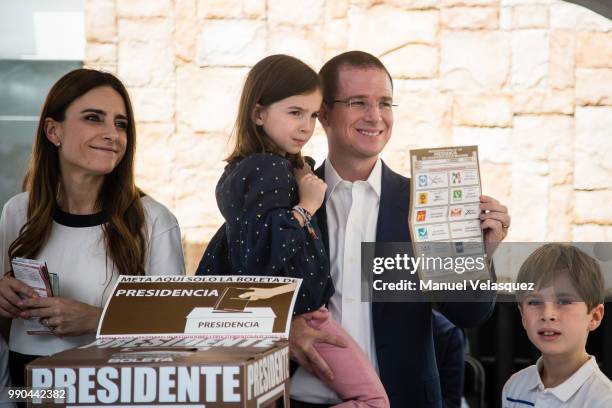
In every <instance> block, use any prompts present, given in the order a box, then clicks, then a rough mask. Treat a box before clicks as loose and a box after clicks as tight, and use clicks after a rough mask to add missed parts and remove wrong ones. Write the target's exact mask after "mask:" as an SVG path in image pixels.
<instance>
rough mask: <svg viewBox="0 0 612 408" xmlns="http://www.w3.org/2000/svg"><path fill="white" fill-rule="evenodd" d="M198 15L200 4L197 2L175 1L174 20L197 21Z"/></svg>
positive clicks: (191, 0)
mask: <svg viewBox="0 0 612 408" xmlns="http://www.w3.org/2000/svg"><path fill="white" fill-rule="evenodd" d="M197 14H198V3H197V1H196V0H175V1H174V18H175V19H176V21H177V22H178V21H181V20H195V19H197Z"/></svg>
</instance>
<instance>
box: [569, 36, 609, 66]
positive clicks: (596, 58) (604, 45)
mask: <svg viewBox="0 0 612 408" xmlns="http://www.w3.org/2000/svg"><path fill="white" fill-rule="evenodd" d="M576 66H577V67H579V68H612V32H610V33H589V32H578V33H576Z"/></svg>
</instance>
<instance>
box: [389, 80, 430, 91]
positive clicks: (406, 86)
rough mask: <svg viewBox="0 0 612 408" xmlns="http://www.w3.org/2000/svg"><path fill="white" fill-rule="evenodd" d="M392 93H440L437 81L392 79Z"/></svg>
mask: <svg viewBox="0 0 612 408" xmlns="http://www.w3.org/2000/svg"><path fill="white" fill-rule="evenodd" d="M393 87H394V92H395V94H396V95H397V94H398V93H399V92H400V91H399V90H400V89H401V92H404V93H407V92H422V91H436V92H439V91H440V81H439V80H438V79H393Z"/></svg>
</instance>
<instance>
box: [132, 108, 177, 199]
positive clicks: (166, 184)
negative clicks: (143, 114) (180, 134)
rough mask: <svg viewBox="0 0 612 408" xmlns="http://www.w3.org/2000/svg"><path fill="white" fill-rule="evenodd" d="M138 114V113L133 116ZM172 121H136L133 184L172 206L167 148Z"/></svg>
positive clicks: (169, 160)
mask: <svg viewBox="0 0 612 408" xmlns="http://www.w3.org/2000/svg"><path fill="white" fill-rule="evenodd" d="M137 117H138V116H137ZM173 134H174V125H173V124H171V123H142V122H138V123H137V125H136V139H137V141H136V157H135V161H134V162H135V176H136V184H137V185H138V187H140V188H141V189H142V190H143V191H144V192H145V193H147V194H148V195H150V196H151V197H153V198H154V199H155V200H157V201H159V202H161V203H162V204H164V205H166V206H167V207H170V208H172V205H173V201H174V198H173V197H174V189H175V188H174V187H173V186H174V185H173V183H172V168H173V164H172V163H173V160H172V157H173V153H172V149H171V140H172V135H173Z"/></svg>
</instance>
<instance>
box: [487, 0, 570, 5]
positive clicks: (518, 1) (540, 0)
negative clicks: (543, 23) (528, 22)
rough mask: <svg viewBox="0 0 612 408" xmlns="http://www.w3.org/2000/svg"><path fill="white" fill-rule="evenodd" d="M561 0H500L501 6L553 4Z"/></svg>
mask: <svg viewBox="0 0 612 408" xmlns="http://www.w3.org/2000/svg"><path fill="white" fill-rule="evenodd" d="M559 1H560V0H499V4H500V5H501V6H520V5H534V4H548V5H550V4H553V3H555V2H559Z"/></svg>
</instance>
